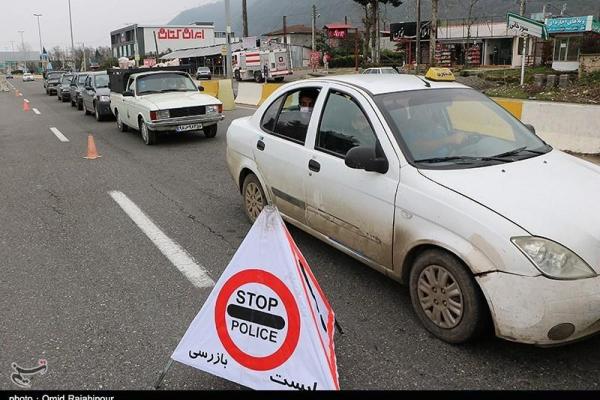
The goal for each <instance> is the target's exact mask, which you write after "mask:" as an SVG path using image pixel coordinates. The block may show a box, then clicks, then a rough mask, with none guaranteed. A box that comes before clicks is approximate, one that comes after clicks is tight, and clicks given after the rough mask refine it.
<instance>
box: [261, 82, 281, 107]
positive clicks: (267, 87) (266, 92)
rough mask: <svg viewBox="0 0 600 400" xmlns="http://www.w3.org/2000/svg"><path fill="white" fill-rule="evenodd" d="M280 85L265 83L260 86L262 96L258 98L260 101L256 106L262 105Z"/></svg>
mask: <svg viewBox="0 0 600 400" xmlns="http://www.w3.org/2000/svg"><path fill="white" fill-rule="evenodd" d="M281 85H282V84H281V83H265V84H264V85H262V96H261V97H260V101H259V102H258V104H259V105H261V104H262V103H264V101H265V100H266V99H267V98H268V97H269V96H270V95H272V94H273V92H274V91H276V90H277V89H279V87H280V86H281Z"/></svg>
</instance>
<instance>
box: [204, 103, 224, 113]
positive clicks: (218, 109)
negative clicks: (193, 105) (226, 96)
mask: <svg viewBox="0 0 600 400" xmlns="http://www.w3.org/2000/svg"><path fill="white" fill-rule="evenodd" d="M220 112H223V106H222V105H221V104H215V105H212V106H206V113H207V114H210V113H220Z"/></svg>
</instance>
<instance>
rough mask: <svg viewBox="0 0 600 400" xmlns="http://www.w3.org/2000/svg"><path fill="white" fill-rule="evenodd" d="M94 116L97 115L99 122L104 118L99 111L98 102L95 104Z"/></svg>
mask: <svg viewBox="0 0 600 400" xmlns="http://www.w3.org/2000/svg"><path fill="white" fill-rule="evenodd" d="M94 116H95V117H96V121H98V122H101V121H103V120H104V117H103V116H102V115H100V111H98V104H94Z"/></svg>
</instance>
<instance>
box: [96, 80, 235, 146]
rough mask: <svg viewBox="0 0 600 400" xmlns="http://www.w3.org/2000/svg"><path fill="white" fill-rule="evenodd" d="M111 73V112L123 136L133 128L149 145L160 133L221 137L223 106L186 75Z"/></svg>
mask: <svg viewBox="0 0 600 400" xmlns="http://www.w3.org/2000/svg"><path fill="white" fill-rule="evenodd" d="M108 73H109V78H110V90H111V92H110V109H111V111H112V113H113V114H114V116H115V118H116V120H117V127H118V128H119V129H120V130H121V131H122V132H125V131H127V130H128V128H130V127H131V128H133V129H137V130H139V131H140V133H141V136H142V139H143V140H144V143H146V144H147V145H152V144H155V143H156V141H157V140H158V135H159V133H170V134H179V133H182V132H190V131H203V132H204V135H205V136H206V137H207V138H214V137H215V136H216V135H217V130H218V128H217V124H218V122H220V121H222V120H223V118H224V115H223V103H222V102H221V101H220V100H218V99H217V98H215V97H213V96H209V95H206V94H203V93H200V91H203V90H204V89H203V88H199V87H198V86H197V85H196V83H195V82H194V81H193V80H192V78H191V77H190V76H189V75H188V74H187V73H186V72H183V71H175V70H172V69H171V70H162V71H161V70H159V69H151V70H148V69H137V70H132V69H122V70H120V69H112V70H109V71H108Z"/></svg>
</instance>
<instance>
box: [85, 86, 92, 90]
mask: <svg viewBox="0 0 600 400" xmlns="http://www.w3.org/2000/svg"><path fill="white" fill-rule="evenodd" d="M85 90H94V88H93V87H91V86H86V87H85Z"/></svg>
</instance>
